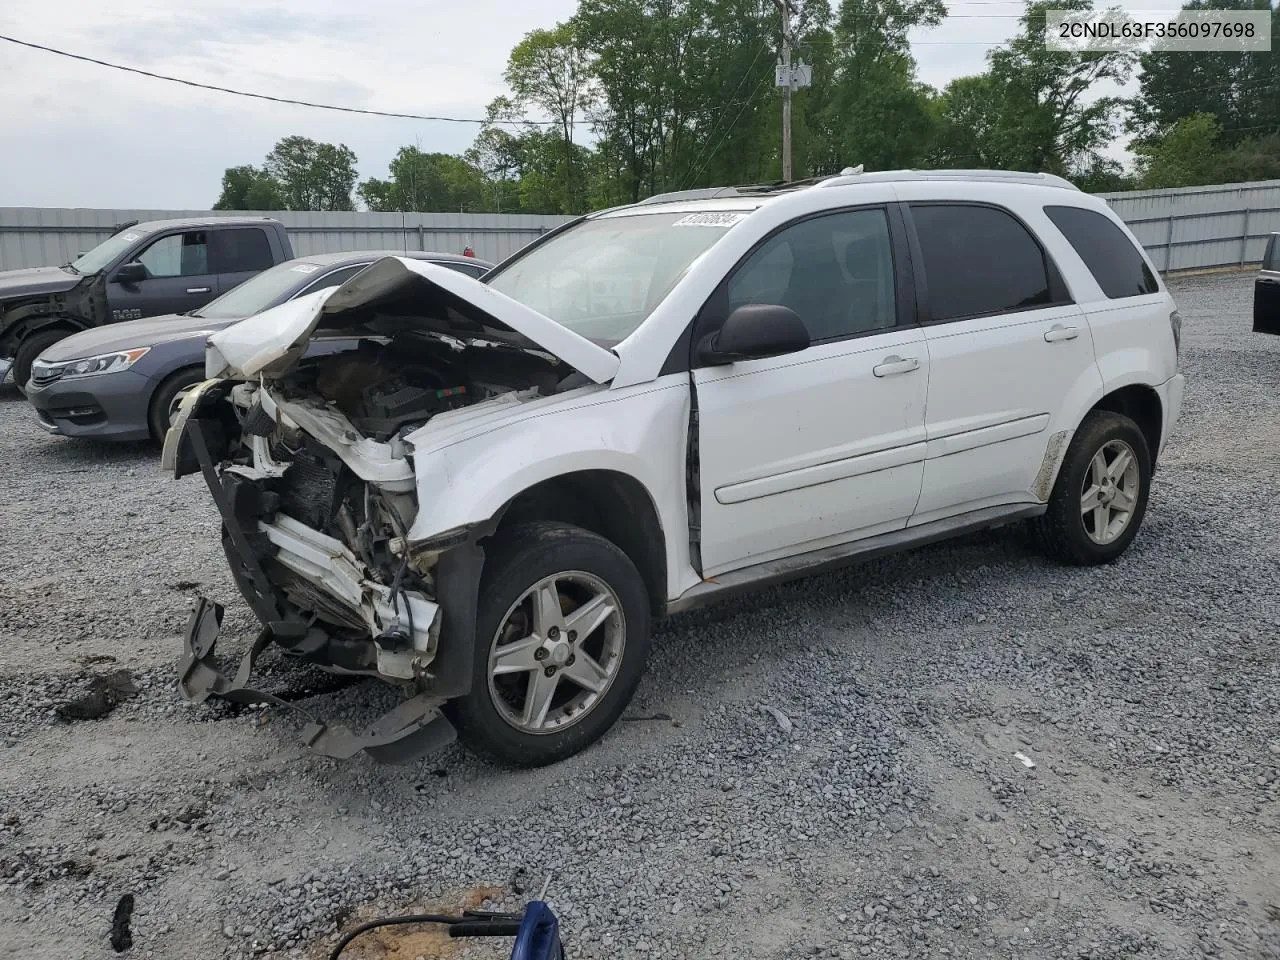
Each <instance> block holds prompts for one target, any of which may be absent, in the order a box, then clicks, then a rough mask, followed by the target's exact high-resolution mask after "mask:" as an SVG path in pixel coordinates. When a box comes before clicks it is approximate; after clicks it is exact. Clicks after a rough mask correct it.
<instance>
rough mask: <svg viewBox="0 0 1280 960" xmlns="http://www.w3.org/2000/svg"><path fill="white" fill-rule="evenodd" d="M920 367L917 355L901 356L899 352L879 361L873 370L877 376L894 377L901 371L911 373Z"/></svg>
mask: <svg viewBox="0 0 1280 960" xmlns="http://www.w3.org/2000/svg"><path fill="white" fill-rule="evenodd" d="M919 369H920V361H919V360H917V359H916V358H915V357H900V356H898V355H897V354H894V355H893V356H889V357H885V358H884V362H883V363H877V364H876V365H875V366H874V367H872V368H871V372H872V373H874V374H875V375H876V376H877V377H892V376H894V375H895V374H899V373H910V372H911V371H912V370H919Z"/></svg>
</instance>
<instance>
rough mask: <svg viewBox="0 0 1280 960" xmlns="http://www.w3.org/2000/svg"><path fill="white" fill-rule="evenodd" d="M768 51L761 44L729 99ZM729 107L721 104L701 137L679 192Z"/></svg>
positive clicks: (735, 93)
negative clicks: (699, 146)
mask: <svg viewBox="0 0 1280 960" xmlns="http://www.w3.org/2000/svg"><path fill="white" fill-rule="evenodd" d="M769 49H770V47H769V45H768V44H761V46H760V49H759V50H757V51H756V55H755V56H754V57H752V58H751V63H749V64H747V69H746V70H745V71H744V72H743V74H742V79H741V80H739V81H738V85H737V86H736V87H734V88H733V93H731V94H729V96H730V97H731V98H732V97H736V96H737V95H738V92H739V91H740V90H741V89H742V85H743V84H744V83H746V82H747V77H749V76H751V71H752V70H754V69H755V68H756V64H757V63H758V62H759V61H760V56H761V54H763V53H764V52H765V51H766V50H769ZM753 96H754V94H753ZM748 99H750V98H748ZM743 102H744V103H745V102H746V101H743ZM731 106H733V103H725V104H721V107H720V109H719V110H718V111H717V114H716V122H715V123H713V124H712V125H711V129H710V130H708V131H707V133H706V136H704V137H703V139H702V147H701V148H700V149H699V150H698V153H697V156H695V157H694V158H693V163H691V164H689V169H688V170H686V171H685V175H684V177H682V178H681V180H680V187H679V189H681V190H683V189H684V185H685V183H686V182H687V181H688V179H689V174H690V173H691V172H692V171H693V169H694V167H696V166H697V165H698V161H699V160H701V159H702V155H703V153H705V152H706V149H707V144H708V143H710V142H711V137H712V136H713V135H714V134H715V132H716V130H717V129H718V128H719V127H720V124H722V123H723V122H724V120H725V118H726V117H728V116H729V113H728V110H727V109H725V108H727V107H731Z"/></svg>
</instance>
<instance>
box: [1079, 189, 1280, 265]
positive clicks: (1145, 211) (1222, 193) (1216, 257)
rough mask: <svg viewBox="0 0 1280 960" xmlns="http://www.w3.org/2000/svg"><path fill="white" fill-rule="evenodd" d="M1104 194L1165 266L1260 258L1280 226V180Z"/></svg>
mask: <svg viewBox="0 0 1280 960" xmlns="http://www.w3.org/2000/svg"><path fill="white" fill-rule="evenodd" d="M1102 196H1103V197H1104V199H1106V201H1107V202H1108V203H1109V204H1110V205H1111V209H1113V210H1114V211H1115V212H1116V213H1117V214H1118V215H1119V216H1120V218H1121V219H1122V220H1124V221H1125V223H1127V224H1129V228H1130V229H1131V230H1133V233H1134V236H1136V237H1137V238H1138V240H1139V241H1140V242H1141V243H1142V245H1143V246H1144V247H1146V249H1147V252H1148V254H1150V256H1151V259H1152V260H1153V261H1154V262H1155V265H1156V266H1157V267H1159V268H1160V269H1161V270H1174V271H1177V270H1194V269H1202V268H1207V267H1227V266H1242V265H1244V264H1251V263H1257V262H1259V261H1260V260H1261V259H1262V252H1263V250H1264V248H1265V247H1266V243H1267V236H1268V235H1269V234H1271V233H1275V232H1277V231H1280V180H1260V181H1257V182H1255V183H1228V184H1215V185H1212V186H1205V187H1182V188H1180V189H1177V190H1134V191H1132V192H1129V193H1108V194H1102Z"/></svg>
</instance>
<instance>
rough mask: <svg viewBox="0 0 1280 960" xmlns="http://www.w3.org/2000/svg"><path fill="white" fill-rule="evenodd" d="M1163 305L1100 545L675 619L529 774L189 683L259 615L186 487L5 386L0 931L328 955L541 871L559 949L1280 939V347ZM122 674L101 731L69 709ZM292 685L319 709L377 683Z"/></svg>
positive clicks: (415, 940)
mask: <svg viewBox="0 0 1280 960" xmlns="http://www.w3.org/2000/svg"><path fill="white" fill-rule="evenodd" d="M1174 293H1175V296H1177V297H1178V299H1179V303H1180V306H1181V309H1182V312H1183V314H1184V316H1185V318H1186V321H1185V326H1184V335H1183V336H1184V351H1185V367H1186V371H1187V373H1188V375H1189V380H1190V382H1189V386H1188V392H1187V398H1186V406H1185V408H1184V412H1183V420H1182V423H1181V425H1180V427H1179V429H1178V432H1177V436H1176V439H1175V440H1174V442H1173V444H1172V446H1171V448H1170V449H1169V450H1168V451H1167V453H1166V456H1165V457H1164V459H1163V460H1162V462H1161V465H1160V469H1159V471H1158V473H1157V475H1156V478H1155V485H1154V492H1153V496H1152V500H1151V506H1150V509H1149V511H1148V513H1147V518H1146V523H1145V526H1144V529H1143V531H1142V533H1141V534H1140V536H1139V537H1138V540H1137V541H1136V542H1135V544H1134V547H1133V548H1132V549H1131V550H1130V551H1129V553H1128V554H1127V555H1126V556H1125V557H1124V558H1122V559H1121V561H1120V562H1118V563H1117V564H1115V565H1114V566H1113V567H1110V568H1106V569H1090V570H1073V569H1065V568H1062V567H1058V566H1055V565H1053V564H1051V563H1049V562H1047V561H1045V560H1043V559H1041V558H1040V557H1039V556H1038V555H1037V554H1035V553H1034V552H1033V551H1032V550H1031V548H1030V546H1029V545H1028V544H1027V542H1026V541H1025V540H1024V538H1023V537H1022V536H1021V535H1020V534H1019V533H1017V532H1003V533H998V534H993V535H985V536H981V537H976V538H971V539H969V540H966V541H964V542H961V543H955V544H949V545H942V546H939V547H935V548H930V549H926V550H922V551H919V552H916V553H913V554H909V555H905V556H900V557H894V558H888V559H884V560H881V561H877V562H874V563H869V564H867V565H864V566H860V567H856V568H853V569H850V570H848V571H845V572H841V573H838V574H832V575H827V576H822V577H818V578H814V579H811V580H808V581H804V582H801V583H797V584H793V585H789V586H786V587H782V588H777V589H774V590H771V591H769V592H767V593H764V594H761V595H758V596H755V597H752V598H750V599H748V600H745V601H742V602H739V603H734V604H730V605H726V606H722V607H719V608H715V609H711V610H708V611H704V612H702V613H699V614H693V615H688V616H685V617H683V618H678V619H675V620H672V621H670V622H669V623H668V624H666V625H665V626H664V627H663V628H662V629H661V631H660V633H659V635H658V637H657V640H656V643H655V648H654V654H653V657H652V659H651V662H650V667H649V672H648V675H647V678H646V680H645V681H644V683H643V684H642V687H641V690H640V694H639V696H638V698H637V700H636V702H635V703H634V704H633V706H632V707H631V709H630V711H629V714H628V719H627V721H626V722H623V723H621V724H619V727H618V729H616V730H615V731H614V732H613V733H612V734H611V735H610V736H609V737H607V738H606V740H605V741H604V742H602V743H601V744H599V745H597V746H596V747H594V748H592V749H590V750H588V751H587V752H586V753H585V754H582V755H580V756H578V757H576V758H574V759H572V760H570V761H568V762H566V763H563V764H560V765H559V766H556V767H553V768H549V769H543V770H538V771H532V772H511V771H508V770H502V769H497V768H494V767H490V766H487V765H485V764H482V763H480V762H478V761H476V760H474V759H472V758H470V757H469V756H467V755H465V754H464V753H462V752H461V751H460V750H458V749H456V748H455V749H452V750H450V751H448V752H446V753H445V754H443V755H441V756H437V757H431V758H428V759H426V760H424V761H421V762H418V763H414V764H410V765H406V766H398V767H381V766H377V765H374V764H372V763H371V762H369V761H368V760H364V759H360V760H355V761H350V762H347V763H341V764H340V763H334V762H330V761H327V760H322V759H317V758H313V757H311V756H309V755H307V754H306V753H305V752H304V751H303V750H302V749H301V748H300V747H299V745H298V740H297V730H298V723H297V721H295V720H294V719H293V718H291V717H289V716H287V715H281V714H279V713H277V712H276V711H275V710H267V711H259V710H244V711H234V710H232V709H229V708H227V707H225V706H207V705H206V706H201V707H191V706H188V705H186V704H184V703H182V702H181V701H180V700H179V699H178V698H177V696H176V694H175V693H174V692H173V690H172V683H171V679H172V676H173V664H174V662H175V659H176V656H177V652H178V640H177V639H176V636H177V633H178V631H179V629H180V628H181V626H182V624H183V622H184V621H185V617H186V612H187V609H188V607H189V604H190V600H191V597H192V596H193V595H194V593H195V592H196V590H197V589H198V590H201V591H204V592H206V593H208V594H209V595H210V596H212V597H214V598H216V599H221V600H223V601H224V602H227V603H228V606H229V607H230V609H229V612H228V618H227V625H226V626H227V635H229V636H235V635H237V634H238V635H239V636H241V637H247V636H248V635H249V634H250V633H251V631H252V624H251V622H250V620H249V615H248V612H247V610H246V609H245V608H244V607H243V605H242V604H241V603H240V602H239V600H238V597H237V595H236V593H235V591H234V588H233V587H232V584H231V581H230V578H229V577H228V575H227V573H226V571H225V568H224V561H223V558H222V554H221V551H220V549H219V546H218V538H217V524H216V521H215V513H214V510H213V508H212V504H211V503H210V501H209V499H208V497H207V495H206V492H205V490H204V489H203V486H202V484H201V482H200V481H199V480H198V479H195V478H188V479H186V480H183V481H179V482H175V481H171V480H167V479H166V478H164V477H163V476H162V475H161V474H160V473H159V470H158V466H157V462H156V461H157V453H156V451H155V450H154V449H151V448H148V447H105V446H95V445H87V444H84V443H81V442H72V441H67V440H63V439H59V438H52V437H47V436H44V435H42V434H41V433H39V432H38V431H37V430H36V428H35V426H34V424H33V423H32V422H31V416H30V413H29V411H28V409H27V408H26V406H25V403H24V402H23V401H22V400H21V398H20V397H19V396H18V395H17V394H16V393H15V392H14V391H13V390H12V388H5V389H4V391H3V392H0V484H3V489H4V490H5V498H4V505H3V508H0V543H2V544H3V547H4V549H3V551H2V552H0V944H3V949H0V953H5V952H7V955H10V956H15V957H18V956H20V957H23V958H26V960H45V958H58V960H75V958H98V957H108V956H114V954H113V953H112V952H111V948H110V947H109V946H108V931H109V927H110V920H111V914H112V910H113V909H114V907H115V905H116V902H117V900H118V899H119V898H120V896H121V895H122V894H124V893H132V894H134V896H135V898H136V905H137V907H136V913H135V916H134V921H133V936H134V941H135V942H134V946H133V948H132V951H131V952H130V954H129V955H130V956H147V957H157V958H165V960H197V958H199V960H204V958H215V957H224V956H226V957H247V956H254V955H268V956H280V957H315V956H320V955H322V954H321V952H320V951H321V949H322V948H323V947H324V946H325V945H326V944H331V943H332V942H333V936H334V933H335V931H336V930H337V929H338V927H339V926H340V925H344V924H347V923H349V922H350V921H351V919H352V918H356V917H366V916H371V915H375V914H377V913H380V912H398V911H401V910H405V909H408V908H410V907H414V906H422V905H424V904H434V905H443V906H447V907H457V906H458V905H459V904H460V903H462V902H464V901H465V902H467V903H470V904H472V905H476V904H479V903H480V902H481V901H482V900H483V899H484V898H486V897H490V898H492V900H491V902H493V903H503V904H516V903H519V902H520V900H521V891H524V892H525V893H524V895H525V896H527V895H528V893H529V891H530V890H531V891H532V892H534V893H536V892H537V889H538V888H539V887H540V886H541V884H542V882H543V879H544V878H545V877H546V875H547V874H549V873H550V874H551V875H552V877H553V879H552V882H551V888H550V893H549V899H551V900H552V902H553V905H554V906H555V908H556V910H557V912H558V913H559V914H560V916H561V919H562V922H563V925H564V929H565V936H566V939H567V941H568V942H569V943H570V945H571V946H570V950H569V953H570V955H571V956H581V957H623V958H645V960H649V958H655V960H656V958H668V957H688V958H692V957H712V956H734V957H761V958H764V957H769V958H785V957H801V956H827V957H863V956H873V957H942V956H949V957H1001V958H1015V957H1017V958H1040V957H1044V958H1049V957H1071V958H1077V957H1088V958H1099V960H1101V958H1122V957H1153V958H1155V957H1159V958H1178V957H1201V956H1208V957H1242V958H1259V960H1261V958H1272V960H1275V958H1280V832H1278V830H1277V828H1278V827H1280V820H1278V817H1277V812H1278V811H1280V804H1278V803H1277V801H1278V800H1280V655H1278V654H1277V651H1276V647H1275V642H1276V635H1277V625H1278V623H1280V600H1278V599H1277V596H1278V595H1280V591H1278V588H1280V540H1278V539H1277V538H1276V536H1275V535H1274V531H1275V530H1276V529H1277V527H1278V526H1280V479H1277V478H1278V476H1280V470H1278V469H1277V468H1278V467H1280V340H1274V339H1267V338H1264V337H1260V336H1255V335H1253V334H1252V333H1250V332H1249V320H1248V305H1249V297H1250V279H1249V278H1246V277H1240V276H1232V277H1225V278H1222V277H1219V278H1204V279H1195V280H1183V281H1180V282H1177V283H1176V284H1175V289H1174ZM120 667H127V668H129V669H131V670H133V671H134V672H135V675H136V679H137V682H138V684H139V686H140V688H141V692H140V693H139V695H137V696H136V697H134V698H133V699H129V700H127V701H125V702H124V703H122V704H121V706H120V707H119V708H118V709H117V710H116V711H115V712H114V713H112V714H111V715H110V716H108V717H106V718H104V719H101V720H95V721H74V722H67V721H64V720H61V719H59V718H58V717H57V715H56V714H55V713H54V708H55V707H56V706H57V705H58V704H60V703H62V702H63V701H65V700H67V699H69V698H71V697H73V696H75V695H78V694H79V693H81V692H83V691H84V690H85V689H86V684H87V682H88V678H89V676H90V675H91V674H93V673H96V672H101V671H104V670H111V669H116V668H120ZM273 670H274V671H275V672H274V674H273V683H275V684H276V685H277V686H279V687H280V688H281V689H317V690H320V691H326V690H327V692H320V693H317V694H315V695H313V696H310V697H307V698H305V699H304V700H303V701H302V702H303V703H304V704H305V705H306V706H307V707H308V708H310V709H314V710H315V711H317V712H319V713H323V714H328V715H334V714H338V715H348V716H352V717H358V716H361V715H369V714H371V713H373V712H376V709H377V705H378V704H380V703H384V702H385V693H384V692H383V691H382V690H381V689H380V688H379V687H378V685H376V684H375V683H372V682H360V683H356V684H351V685H347V686H345V687H343V688H342V689H339V690H331V689H328V688H329V687H331V686H332V684H331V683H330V682H329V679H328V678H326V677H325V676H324V675H322V674H319V673H314V672H301V671H298V670H296V669H291V668H286V667H284V666H283V665H281V666H276V667H274V668H273ZM770 708H771V709H770ZM1015 752H1021V753H1022V754H1024V755H1025V756H1026V757H1028V758H1030V759H1031V760H1032V761H1033V762H1034V763H1035V764H1036V765H1035V767H1034V769H1029V768H1027V767H1026V766H1024V764H1023V763H1022V762H1021V761H1020V760H1019V759H1017V758H1016V757H1015V755H1014V754H1015ZM466 949H467V948H466V947H465V946H463V945H461V944H459V943H454V944H448V943H443V942H442V941H440V940H439V939H436V938H432V937H427V936H420V935H417V934H414V935H403V936H399V937H396V938H392V937H386V938H380V939H378V940H376V941H374V942H371V943H370V944H369V945H368V946H366V947H365V948H364V949H363V950H362V951H361V950H355V951H353V952H352V954H351V955H352V956H355V957H361V956H363V957H370V958H373V957H395V958H407V960H413V958H415V957H421V956H425V957H437V956H455V955H465V954H464V953H463V951H465V950H466ZM470 949H471V955H473V956H491V955H496V954H493V953H492V952H486V950H487V948H484V947H473V948H470Z"/></svg>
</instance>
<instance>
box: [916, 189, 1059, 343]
mask: <svg viewBox="0 0 1280 960" xmlns="http://www.w3.org/2000/svg"><path fill="white" fill-rule="evenodd" d="M911 217H912V219H913V221H914V222H915V228H916V234H917V236H918V237H919V239H920V249H921V252H922V254H923V258H924V273H925V279H926V281H927V283H928V287H929V305H930V318H931V319H932V320H961V319H964V318H966V317H982V316H990V315H993V314H1001V313H1014V312H1017V311H1021V310H1034V309H1036V308H1039V307H1048V306H1052V305H1053V304H1054V303H1055V302H1064V298H1062V297H1060V296H1058V297H1056V296H1055V294H1054V292H1053V288H1054V286H1055V284H1052V283H1051V282H1050V267H1049V262H1048V258H1047V256H1046V254H1045V252H1044V250H1043V249H1042V248H1041V247H1040V244H1039V243H1038V242H1037V241H1036V239H1035V237H1033V236H1032V235H1031V232H1030V231H1029V230H1027V228H1026V227H1024V226H1023V225H1022V224H1021V223H1020V222H1019V221H1018V220H1017V218H1015V217H1014V216H1013V215H1012V214H1010V213H1007V212H1005V211H1004V210H998V209H996V208H995V207H986V206H977V205H972V204H918V203H913V204H911Z"/></svg>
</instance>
